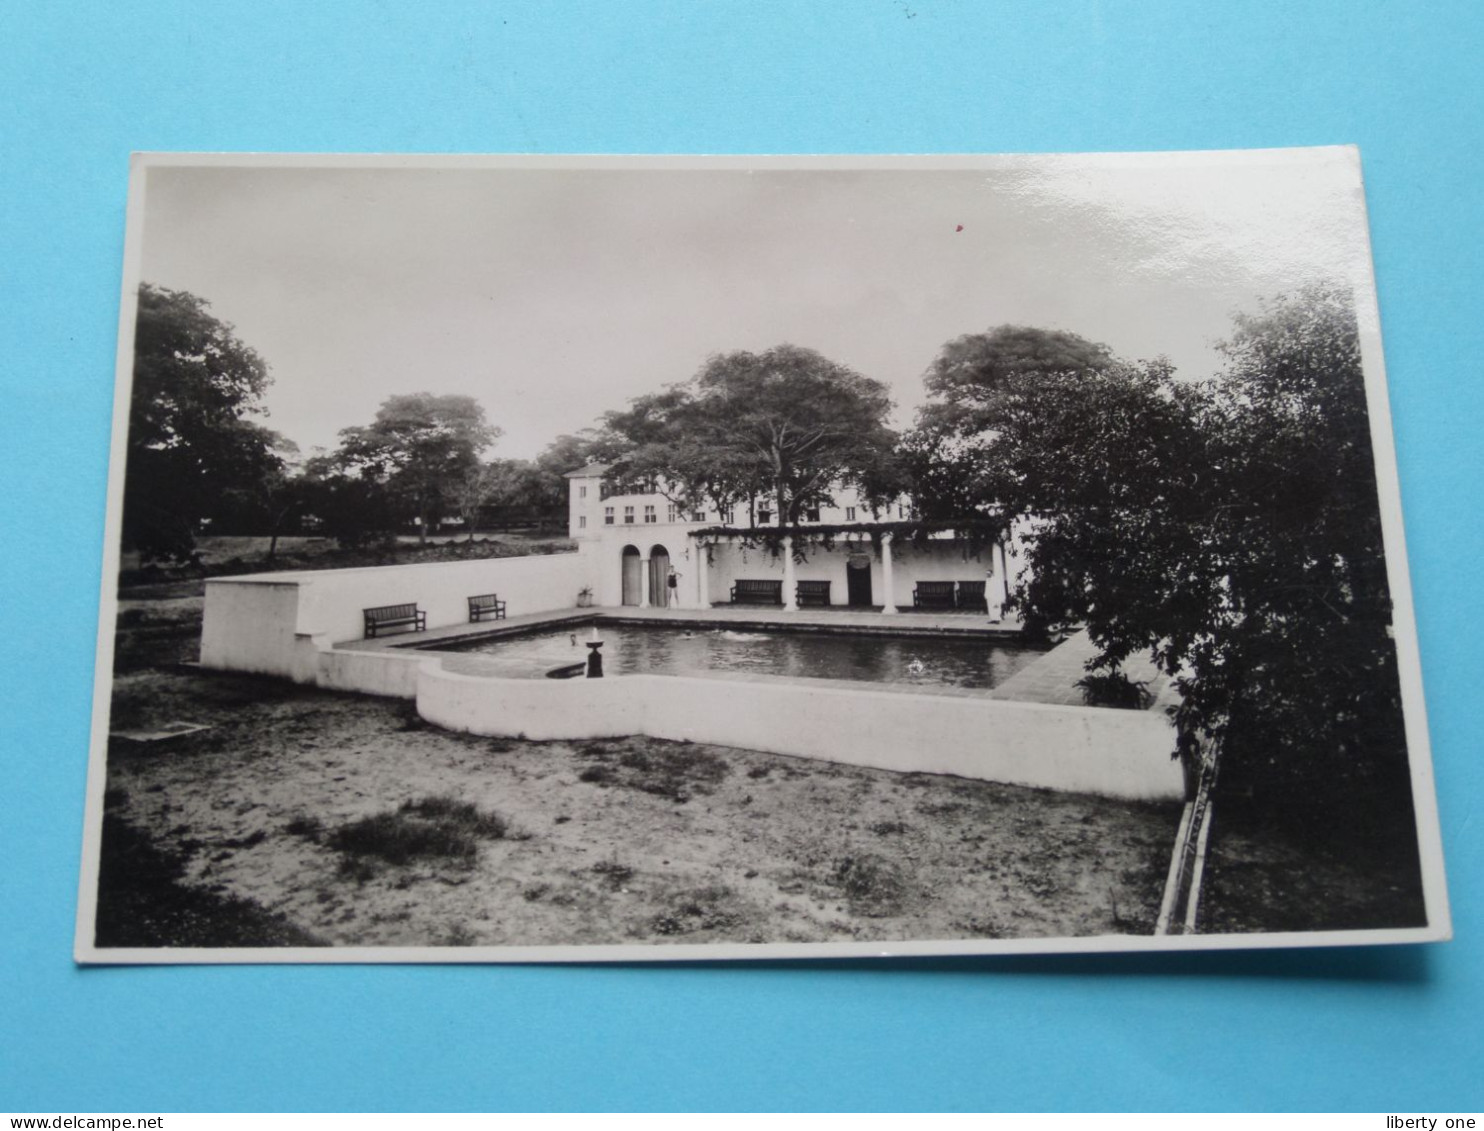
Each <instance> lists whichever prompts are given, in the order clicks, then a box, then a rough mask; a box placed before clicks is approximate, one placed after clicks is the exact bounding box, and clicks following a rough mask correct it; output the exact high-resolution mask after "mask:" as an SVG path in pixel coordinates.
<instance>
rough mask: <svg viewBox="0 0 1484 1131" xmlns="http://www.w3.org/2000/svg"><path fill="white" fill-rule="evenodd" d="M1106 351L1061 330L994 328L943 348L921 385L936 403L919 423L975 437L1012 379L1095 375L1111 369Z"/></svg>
mask: <svg viewBox="0 0 1484 1131" xmlns="http://www.w3.org/2000/svg"><path fill="white" fill-rule="evenodd" d="M1113 361H1114V359H1113V355H1112V353H1110V352H1109V350H1108V347H1107V346H1104V345H1099V344H1098V343H1096V342H1089V341H1088V340H1087V339H1086V338H1083V337H1079V336H1078V335H1076V334H1071V333H1068V332H1066V331H1065V330H1042V329H1039V328H1036V327H1033V326H1008V325H1007V326H996V327H994V328H993V329H991V330H987V331H985V332H984V333H982V334H964V335H962V336H961V337H957V338H954V339H953V341H951V342H949V343H947V344H946V345H945V346H944V347H943V349H942V352H940V353H939V354H938V356H937V357H936V358H935V359H934V360H933V364H932V366H931V367H930V368H929V369H928V373H927V377H926V378H925V380H924V384H925V385H926V386H927V391H928V393H929V395H930V396H932V397H935V398H937V399H936V400H933V401H931V402H930V403H929V404H928V405H927V406H926V407H925V408H924V409H923V416H922V420H923V422H924V423H926V424H929V425H931V426H932V427H934V428H935V429H936V430H939V431H953V432H957V433H959V434H961V435H972V434H974V433H977V432H980V431H982V430H983V429H984V427H985V426H986V424H987V422H988V421H987V415H988V414H992V412H993V410H994V406H995V404H996V403H997V401H998V396H999V393H1000V392H1001V390H1003V389H1004V388H1005V386H1006V385H1007V384H1008V383H1009V382H1010V381H1011V380H1012V379H1024V378H1026V377H1029V376H1037V375H1039V376H1050V375H1054V374H1065V373H1096V372H1099V371H1101V370H1104V369H1107V368H1109V367H1110V366H1111V365H1112V364H1113Z"/></svg>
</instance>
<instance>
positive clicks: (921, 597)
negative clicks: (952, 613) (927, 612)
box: [912, 581, 955, 609]
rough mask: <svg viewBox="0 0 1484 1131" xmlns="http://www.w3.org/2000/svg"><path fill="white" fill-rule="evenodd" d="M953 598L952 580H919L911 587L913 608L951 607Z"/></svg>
mask: <svg viewBox="0 0 1484 1131" xmlns="http://www.w3.org/2000/svg"><path fill="white" fill-rule="evenodd" d="M954 600H955V596H954V583H953V582H952V581H919V582H918V583H917V584H916V585H915V586H914V587H913V589H912V607H913V608H914V609H951V608H953V607H954Z"/></svg>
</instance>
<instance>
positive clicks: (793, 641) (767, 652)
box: [437, 622, 1042, 688]
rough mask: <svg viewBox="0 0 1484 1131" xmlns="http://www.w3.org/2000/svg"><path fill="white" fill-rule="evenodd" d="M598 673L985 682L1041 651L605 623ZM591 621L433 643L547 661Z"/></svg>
mask: <svg viewBox="0 0 1484 1131" xmlns="http://www.w3.org/2000/svg"><path fill="white" fill-rule="evenodd" d="M598 631H599V634H600V635H601V637H602V639H603V642H604V643H603V670H604V672H605V673H606V674H607V675H637V674H649V675H688V674H691V673H693V672H697V671H712V672H738V673H748V674H755V675H770V676H788V677H792V678H811V679H844V680H856V681H860V682H867V683H901V684H916V685H918V686H923V687H969V688H990V687H994V686H996V685H997V684H1000V683H1002V682H1004V681H1005V680H1006V679H1008V678H1009V677H1010V676H1012V675H1014V674H1015V673H1016V672H1017V671H1019V670H1020V669H1021V668H1023V667H1024V666H1025V665H1026V664H1028V663H1030V662H1031V661H1032V660H1034V659H1036V657H1038V656H1040V655H1041V654H1042V652H1041V650H1040V649H1037V648H1033V647H1028V646H1025V645H1022V644H1018V643H1007V642H1005V641H1002V640H995V639H990V638H987V637H962V636H958V637H940V636H896V635H865V634H854V635H852V634H847V633H836V632H830V633H817V632H802V631H800V632H761V631H739V630H735V629H729V628H724V627H717V626H708V627H696V628H680V627H678V626H672V625H666V626H657V625H642V624H614V623H608V622H605V623H603V624H601V625H600V626H599V628H598ZM590 633H591V625H586V624H584V625H578V626H571V625H569V626H566V627H563V628H560V629H550V630H546V631H543V632H537V633H531V634H527V635H522V636H515V637H505V638H493V639H484V640H473V641H468V642H466V643H462V644H454V643H444V644H439V645H438V646H437V647H438V650H439V651H445V652H449V651H457V652H478V653H484V654H488V655H491V656H498V657H501V658H505V659H512V660H529V661H531V662H533V663H539V664H543V665H548V666H550V667H552V668H556V667H559V666H561V665H563V664H575V663H580V662H582V661H584V660H585V659H586V658H587V653H588V650H587V647H586V643H587V641H588V640H589V639H590Z"/></svg>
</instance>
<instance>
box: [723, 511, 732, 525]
mask: <svg viewBox="0 0 1484 1131" xmlns="http://www.w3.org/2000/svg"><path fill="white" fill-rule="evenodd" d="M735 514H736V512H735V511H722V512H721V521H722V524H723V525H725V526H730V525H732V523H733V521H734V520H735Z"/></svg>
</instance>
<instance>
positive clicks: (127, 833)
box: [76, 147, 1451, 963]
mask: <svg viewBox="0 0 1484 1131" xmlns="http://www.w3.org/2000/svg"><path fill="white" fill-rule="evenodd" d="M1381 314H1382V312H1381V311H1379V310H1378V303H1377V295H1376V287H1375V282H1374V279H1373V273H1372V263H1371V252H1370V243H1369V237H1368V231H1367V220H1366V208H1365V198H1364V191H1363V186H1362V179H1361V167H1360V158H1359V154H1358V153H1357V151H1355V150H1354V149H1351V148H1343V147H1335V148H1316V149H1287V150H1251V151H1222V152H1192V153H1163V154H1160V153H1151V154H1084V155H1076V154H1064V155H1018V156H941V157H925V156H918V157H757V156H755V157H707V158H702V157H583V156H571V157H520V156H507V157H472V156H471V157H452V156H449V157H420V156H397V157H393V156H354V157H352V156H333V155H327V156H313V155H311V156H305V155H251V156H248V155H200V154H141V155H136V157H135V158H134V161H133V167H132V174H131V181H130V195H129V212H128V230H127V233H126V240H125V251H124V278H123V287H122V300H121V314H120V337H119V355H118V373H117V391H116V398H115V416H114V430H113V450H112V453H111V461H112V462H111V476H110V484H109V489H110V495H109V508H108V526H107V530H106V533H105V553H106V555H107V556H106V560H105V564H104V571H103V593H102V601H101V617H100V629H99V645H98V662H97V679H96V688H95V703H94V719H93V748H92V759H91V763H90V768H89V780H88V795H87V800H86V803H87V807H88V821H87V840H86V844H85V848H84V863H83V869H84V874H83V877H82V885H81V898H80V900H79V908H78V928H77V939H76V955H77V958H78V959H79V961H83V962H120V963H151V962H156V963H158V962H377V961H399V962H402V961H426V962H469V961H593V960H636V959H637V960H655V961H658V960H665V959H692V960H695V959H738V958H788V957H833V956H866V955H872V956H879V955H914V954H915V955H927V954H986V953H1012V952H1019V953H1049V952H1066V951H1138V950H1193V949H1204V948H1242V947H1274V946H1316V945H1355V944H1373V943H1389V942H1396V943H1405V942H1423V941H1435V940H1440V939H1445V938H1447V937H1449V935H1450V931H1451V927H1450V919H1449V911H1448V903H1447V895H1446V888H1445V882H1444V875H1443V862H1442V854H1441V848H1440V838H1439V830H1438V822H1437V806H1436V799H1435V793H1434V787H1433V780H1432V769H1431V764H1430V758H1429V753H1428V742H1427V731H1426V718H1425V712H1424V705H1423V698H1422V683H1421V676H1420V671H1419V664H1418V656H1417V644H1416V631H1415V626H1414V620H1413V613H1412V605H1411V596H1410V589H1409V582H1408V576H1407V567H1406V557H1405V551H1404V547H1403V539H1402V533H1403V527H1402V514H1401V508H1400V496H1399V492H1398V488H1397V482H1396V469H1395V457H1394V453H1393V446H1392V437H1391V427H1390V415H1389V406H1388V401H1387V391H1386V384H1385V376H1384V366H1383V356H1382V345H1381V341H1382V339H1381Z"/></svg>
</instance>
